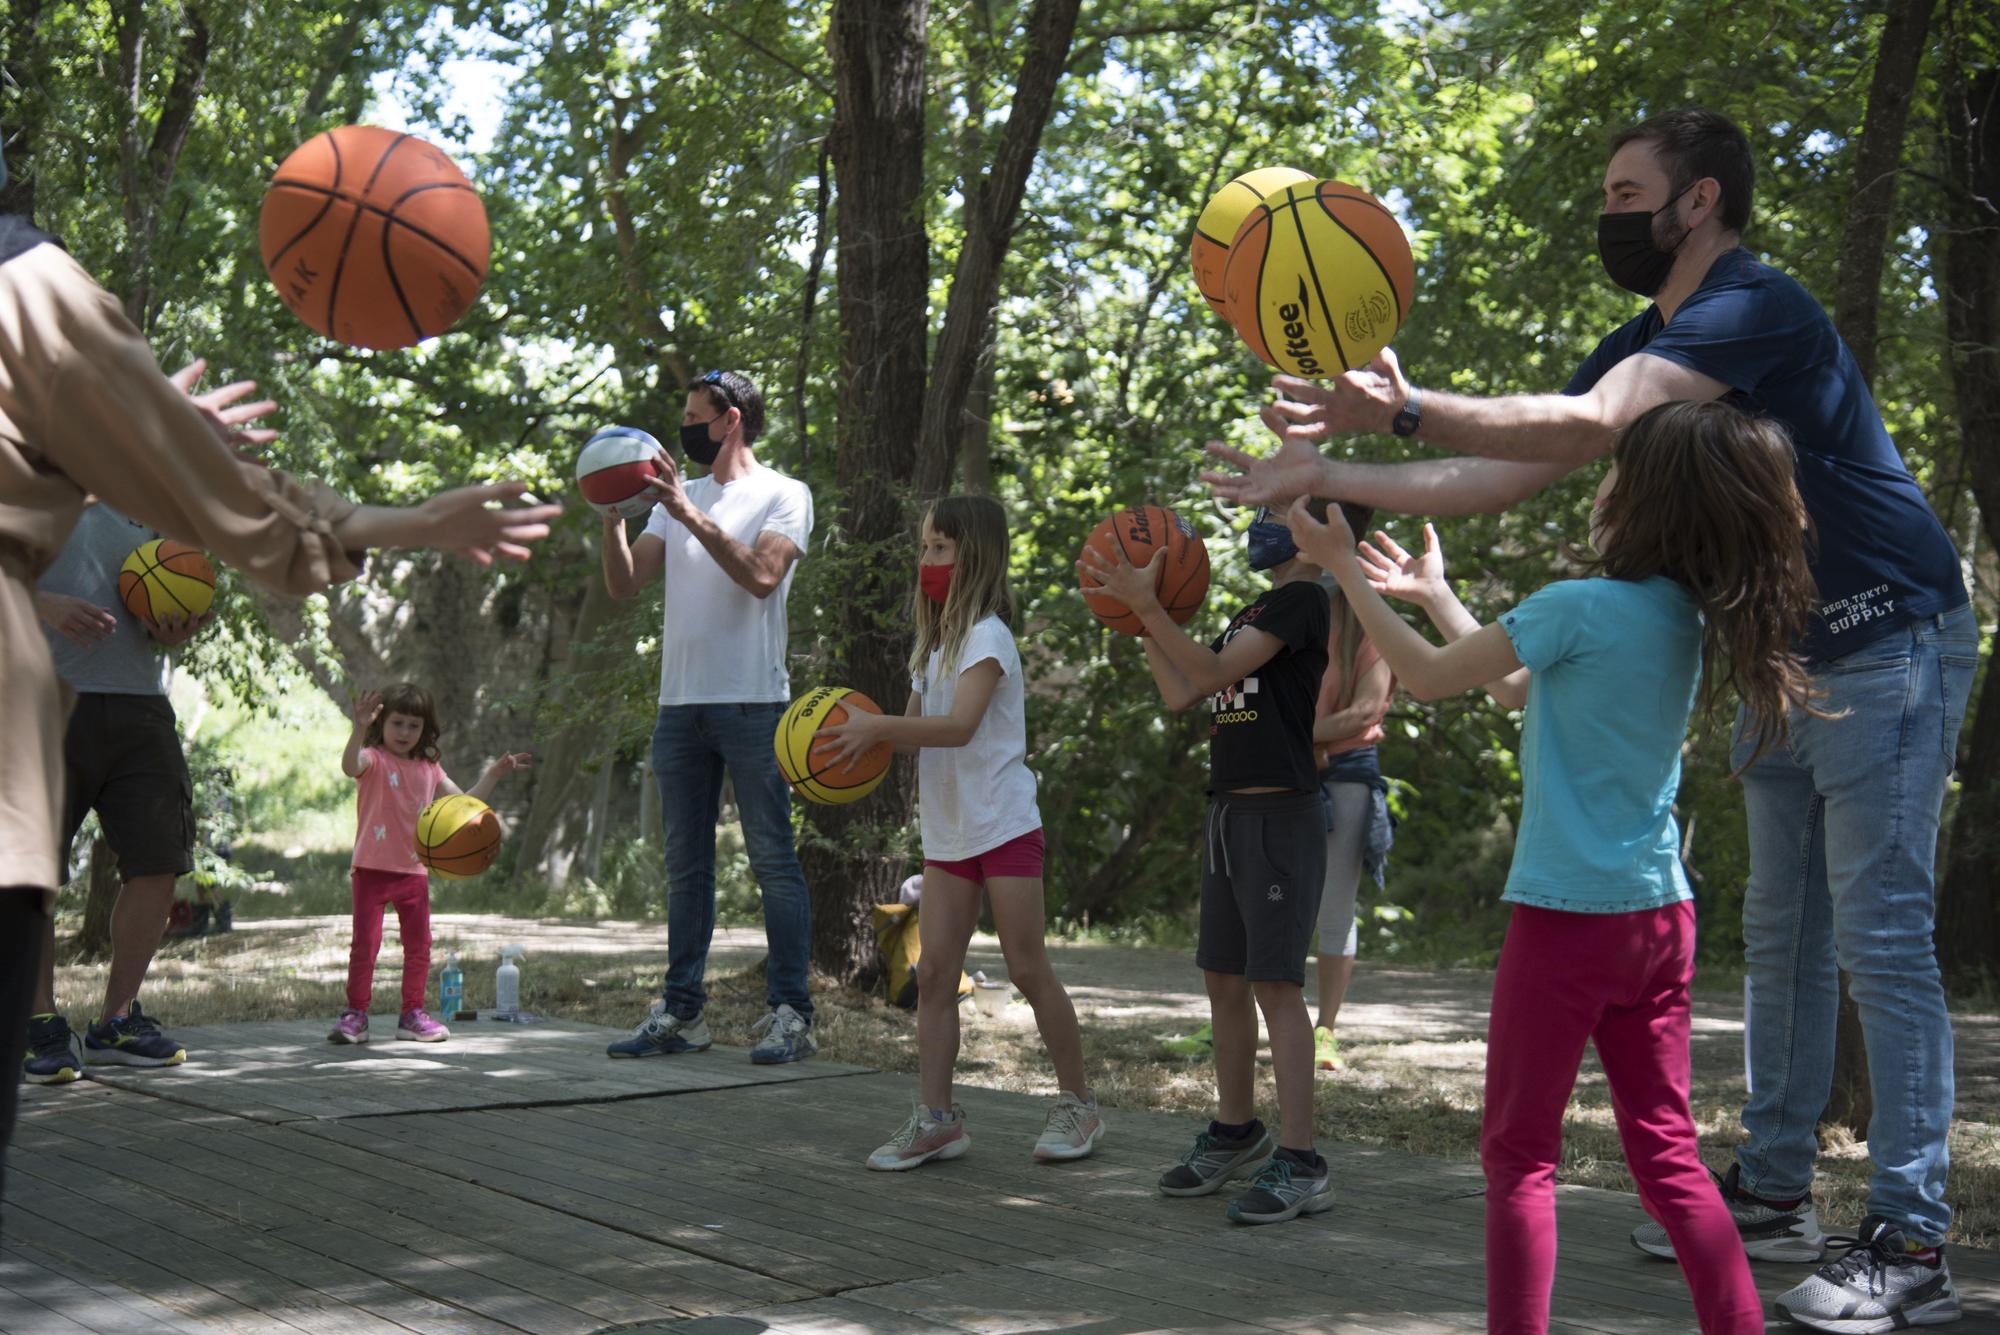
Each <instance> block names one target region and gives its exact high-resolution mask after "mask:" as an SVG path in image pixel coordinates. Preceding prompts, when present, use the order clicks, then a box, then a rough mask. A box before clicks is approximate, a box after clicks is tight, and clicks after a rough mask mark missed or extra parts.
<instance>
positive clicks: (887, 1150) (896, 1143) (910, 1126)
mask: <svg viewBox="0 0 2000 1335" xmlns="http://www.w3.org/2000/svg"><path fill="white" fill-rule="evenodd" d="M971 1148H972V1137H971V1136H968V1135H966V1134H965V1109H963V1108H961V1107H959V1106H958V1105H957V1104H956V1103H954V1104H952V1105H951V1116H950V1117H948V1118H946V1119H945V1120H943V1121H939V1120H938V1119H937V1118H935V1117H933V1116H932V1115H931V1110H930V1109H929V1108H926V1107H925V1106H924V1105H923V1101H922V1100H921V1099H920V1100H918V1102H917V1105H916V1107H914V1108H912V1109H911V1110H910V1119H909V1120H908V1121H907V1122H904V1123H903V1125H902V1128H901V1129H900V1130H899V1131H897V1132H896V1134H895V1135H893V1136H891V1137H889V1142H888V1143H887V1144H886V1145H884V1146H882V1147H881V1148H880V1149H878V1150H876V1151H875V1152H874V1153H873V1154H871V1155H869V1156H868V1166H869V1167H870V1168H873V1169H876V1170H877V1171H879V1172H884V1173H900V1172H902V1171H904V1170H905V1169H909V1168H915V1167H917V1166H918V1165H920V1164H927V1163H929V1162H930V1161H931V1160H933V1159H956V1158H957V1157H958V1156H959V1155H961V1154H963V1153H965V1152H966V1151H967V1150H969V1149H971Z"/></svg>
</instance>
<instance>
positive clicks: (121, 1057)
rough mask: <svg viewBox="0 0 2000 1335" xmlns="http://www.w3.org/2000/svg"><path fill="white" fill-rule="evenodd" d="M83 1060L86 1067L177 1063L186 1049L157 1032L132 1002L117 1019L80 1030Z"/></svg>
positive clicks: (146, 1016) (184, 1055)
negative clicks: (130, 1006)
mask: <svg viewBox="0 0 2000 1335" xmlns="http://www.w3.org/2000/svg"><path fill="white" fill-rule="evenodd" d="M83 1060H84V1063H85V1064H86V1065H89V1066H179V1065H180V1064H181V1063H182V1062H184V1061H186V1060H187V1049H186V1048H184V1047H182V1046H181V1045H180V1044H178V1043H176V1042H174V1041H173V1040H172V1039H171V1038H168V1037H167V1036H166V1035H165V1034H163V1033H161V1032H160V1026H159V1025H157V1024H154V1023H153V1020H152V1017H151V1016H149V1015H147V1014H146V1013H145V1012H144V1011H142V1010H140V1009H139V1003H138V1002H136V1001H135V1002H133V1003H132V1009H131V1010H129V1011H127V1012H126V1013H125V1014H123V1015H121V1016H119V1017H118V1018H117V1019H115V1020H110V1021H107V1022H105V1023H103V1024H93V1025H91V1026H90V1028H88V1029H86V1030H84V1031H83Z"/></svg>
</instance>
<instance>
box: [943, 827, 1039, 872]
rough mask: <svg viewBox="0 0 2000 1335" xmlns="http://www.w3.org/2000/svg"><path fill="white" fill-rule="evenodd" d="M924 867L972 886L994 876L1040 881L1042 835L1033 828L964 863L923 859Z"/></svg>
mask: <svg viewBox="0 0 2000 1335" xmlns="http://www.w3.org/2000/svg"><path fill="white" fill-rule="evenodd" d="M924 865H925V866H926V867H936V868H937V869H938V870H939V871H943V872H949V873H950V874H951V875H953V876H956V877H957V878H958V879H959V880H961V881H971V882H972V883H973V884H974V885H985V884H986V882H987V880H988V878H990V877H994V876H1022V877H1033V878H1035V879H1037V880H1039V879H1040V878H1041V875H1042V832H1041V831H1040V830H1039V829H1036V830H1030V831H1028V832H1027V833H1026V834H1021V835H1016V836H1014V837H1013V838H1012V839H1009V840H1008V841H1007V842H1006V843H1004V844H1001V845H1000V846H999V847H998V848H989V849H987V850H986V851H985V852H984V853H981V854H980V855H979V856H977V857H972V858H967V859H966V860H965V861H963V862H942V861H940V860H938V859H937V858H925V859H924Z"/></svg>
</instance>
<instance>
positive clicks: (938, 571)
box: [917, 561, 958, 603]
mask: <svg viewBox="0 0 2000 1335" xmlns="http://www.w3.org/2000/svg"><path fill="white" fill-rule="evenodd" d="M956 569H958V563H957V562H956V561H954V562H952V563H951V564H950V565H941V566H918V567H917V587H918V588H920V589H922V590H923V591H924V597H926V598H928V599H930V600H931V601H932V602H934V603H942V602H944V599H945V595H946V594H948V593H950V592H951V572H952V571H954V570H956Z"/></svg>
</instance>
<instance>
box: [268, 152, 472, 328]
mask: <svg viewBox="0 0 2000 1335" xmlns="http://www.w3.org/2000/svg"><path fill="white" fill-rule="evenodd" d="M257 241H258V247H259V249H260V250H261V251H262V252H263V256H264V270H265V272H266V273H268V274H270V275H271V281H272V282H273V283H275V284H277V287H278V295H279V296H280V297H281V298H283V299H284V303H285V305H286V306H288V307H290V308H291V311H292V314H294V315H296V316H298V317H299V318H300V319H301V320H304V321H305V322H306V323H307V324H308V325H311V326H312V327H313V328H314V329H316V330H318V331H319V332H320V333H322V334H325V335H326V336H327V337H328V338H332V339H337V340H339V341H340V342H342V343H345V344H347V345H348V346H349V347H355V348H406V347H409V346H410V345H411V344H412V343H418V342H421V341H423V340H424V339H427V338H430V337H432V336H434V335H437V334H441V333H443V332H444V331H445V330H447V329H449V328H451V327H452V325H454V324H456V323H457V322H458V319H459V317H460V316H462V315H464V314H465V313H466V312H467V311H468V310H470V309H472V303H473V301H474V300H475V299H476V298H477V297H478V296H479V285H480V284H481V283H483V282H485V281H486V263H487V260H488V259H489V257H490V255H491V252H492V238H491V236H490V234H489V233H488V231H487V228H486V206H485V205H484V204H481V203H480V202H479V195H478V192H476V191H475V190H473V188H472V183H471V182H469V181H467V180H466V179H465V173H464V172H462V171H460V170H459V169H458V164H456V163H454V162H453V161H452V160H451V159H450V158H449V157H446V156H445V155H444V153H442V152H441V151H439V150H438V149H437V148H434V147H433V146H431V145H430V144H427V143H425V142H424V141H423V140H421V139H419V138H417V137H416V136H415V135H409V134H399V133H397V132H396V131H394V130H384V129H380V128H378V127H376V126H373V125H344V126H342V127H341V128H339V129H337V130H329V131H327V132H326V133H325V134H322V135H319V136H318V137H316V138H313V139H309V140H307V141H306V142H305V143H304V144H303V145H301V146H300V147H299V148H298V149H297V150H295V151H294V152H293V153H292V155H291V156H290V157H288V158H286V159H285V161H284V163H283V164H282V165H280V166H279V168H278V174H277V175H276V176H275V177H273V178H272V180H271V185H270V188H269V189H268V190H267V191H265V194H264V210H263V214H262V216H261V217H260V219H259V220H258V225H257Z"/></svg>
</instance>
